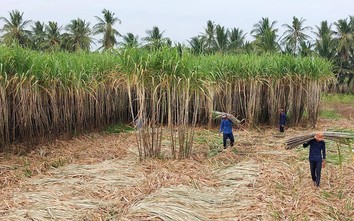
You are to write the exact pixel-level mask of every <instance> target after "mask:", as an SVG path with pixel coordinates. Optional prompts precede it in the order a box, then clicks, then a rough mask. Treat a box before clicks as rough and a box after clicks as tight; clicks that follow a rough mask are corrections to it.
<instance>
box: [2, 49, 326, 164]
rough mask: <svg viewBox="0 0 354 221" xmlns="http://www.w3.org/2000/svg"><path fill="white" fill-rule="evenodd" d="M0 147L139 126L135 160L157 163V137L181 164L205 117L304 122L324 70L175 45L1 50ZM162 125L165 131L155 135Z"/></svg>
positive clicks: (316, 62) (312, 62) (313, 111)
mask: <svg viewBox="0 0 354 221" xmlns="http://www.w3.org/2000/svg"><path fill="white" fill-rule="evenodd" d="M0 71H1V79H0V80H1V81H0V82H1V85H0V102H1V103H0V104H1V106H0V124H2V125H1V131H0V135H1V140H0V144H1V146H3V147H4V146H6V145H7V144H11V143H13V142H16V141H20V142H21V141H28V140H33V139H36V138H38V137H48V135H53V136H57V135H59V134H63V133H70V134H73V133H77V132H83V131H87V130H94V129H97V128H102V127H104V126H107V125H111V124H116V123H128V122H132V121H134V120H138V122H141V127H139V130H138V132H137V140H138V148H139V154H140V158H141V159H142V158H145V157H158V156H159V155H160V151H161V143H162V142H161V139H162V136H163V133H168V134H169V137H170V139H171V142H170V143H171V150H172V155H173V157H174V158H185V157H188V156H189V155H190V153H191V151H192V147H193V137H194V127H195V126H196V124H208V125H209V126H210V125H212V123H213V120H212V111H213V110H218V111H223V112H228V113H231V114H233V115H234V116H240V117H242V118H245V119H246V122H247V123H248V124H249V125H250V126H253V125H259V124H276V123H277V116H278V109H279V108H285V109H286V110H287V111H288V113H289V115H290V116H291V118H290V121H291V122H290V123H291V124H298V123H299V122H300V120H301V118H302V114H303V113H304V111H306V113H308V118H309V120H310V123H311V124H312V125H315V123H316V120H317V116H318V105H319V99H320V93H321V88H322V85H323V83H325V82H326V81H328V80H329V79H331V76H332V73H331V64H330V63H329V62H326V61H325V60H323V59H321V58H316V57H304V58H300V57H292V56H290V55H273V54H266V55H252V54H250V55H237V56H235V55H198V56H196V55H192V54H190V53H189V52H188V51H183V53H180V51H178V50H177V49H174V48H162V49H159V50H155V51H147V50H144V49H137V48H131V49H126V50H119V51H118V50H117V51H112V52H109V53H108V52H107V53H75V54H72V53H65V52H55V53H40V52H35V51H30V50H26V49H22V48H16V47H14V48H8V47H0ZM163 126H166V128H167V130H163V129H162V128H163Z"/></svg>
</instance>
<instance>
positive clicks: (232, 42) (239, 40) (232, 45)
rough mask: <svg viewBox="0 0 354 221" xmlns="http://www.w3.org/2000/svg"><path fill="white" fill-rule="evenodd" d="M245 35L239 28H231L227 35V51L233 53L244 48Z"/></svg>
mask: <svg viewBox="0 0 354 221" xmlns="http://www.w3.org/2000/svg"><path fill="white" fill-rule="evenodd" d="M245 36H246V34H244V33H243V30H241V29H239V28H233V29H231V31H230V34H229V50H231V51H235V50H237V49H240V48H242V47H243V46H244V41H245Z"/></svg>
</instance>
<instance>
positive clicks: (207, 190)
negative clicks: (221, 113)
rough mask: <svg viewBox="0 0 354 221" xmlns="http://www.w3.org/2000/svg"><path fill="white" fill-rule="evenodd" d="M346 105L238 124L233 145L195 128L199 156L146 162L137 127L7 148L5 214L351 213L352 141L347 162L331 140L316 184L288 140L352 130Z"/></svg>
mask: <svg viewBox="0 0 354 221" xmlns="http://www.w3.org/2000/svg"><path fill="white" fill-rule="evenodd" d="M336 107H338V106H336ZM341 110H342V111H343V113H342V116H343V117H342V118H340V119H336V120H331V119H320V120H319V123H318V125H317V128H315V129H312V128H287V130H286V133H285V135H280V134H279V133H278V132H277V129H276V128H259V129H257V130H250V129H248V128H241V129H238V130H236V131H235V134H236V135H237V137H236V143H235V146H234V148H232V149H231V148H228V149H227V150H226V151H221V152H219V151H218V150H219V149H221V146H222V145H221V137H219V136H218V129H217V128H213V129H204V128H198V129H197V133H196V136H195V146H194V151H193V156H192V157H191V158H190V159H185V160H181V161H177V160H172V159H167V157H166V158H161V159H149V160H145V161H143V162H139V160H138V153H137V144H136V141H135V134H134V132H128V133H121V134H107V133H91V134H86V135H83V136H79V137H77V138H75V139H72V140H57V141H55V142H52V143H50V144H43V145H40V146H38V147H37V148H36V149H34V150H33V151H31V152H30V153H21V152H19V153H18V154H15V155H14V154H11V153H1V154H0V185H1V187H0V188H1V189H0V191H1V195H0V220H353V217H354V200H353V199H354V179H353V178H354V177H353V174H354V158H351V157H352V155H351V154H352V153H351V150H350V149H349V148H347V147H346V146H340V147H339V148H340V150H341V151H342V155H343V156H344V161H343V163H342V164H341V165H340V164H338V161H337V160H336V159H337V156H338V153H337V151H338V149H337V146H336V145H335V143H330V142H329V143H328V145H327V152H328V153H327V155H328V158H329V159H328V164H327V166H326V167H325V168H324V169H323V173H322V179H321V186H320V188H315V187H313V186H312V181H311V178H310V174H309V166H308V161H307V154H308V152H307V151H308V149H303V148H298V149H292V150H286V149H285V148H284V142H285V140H286V139H288V138H290V137H293V136H296V135H302V134H306V133H309V132H314V131H319V130H333V129H338V128H341V129H351V130H354V126H353V125H354V118H353V116H352V113H354V107H353V106H348V105H347V106H345V107H341V108H337V111H339V112H340V111H341ZM167 146H168V145H167V144H166V145H164V148H165V149H163V150H164V151H166V152H168V147H167ZM19 148H20V147H19ZM351 148H353V149H354V146H352V147H351Z"/></svg>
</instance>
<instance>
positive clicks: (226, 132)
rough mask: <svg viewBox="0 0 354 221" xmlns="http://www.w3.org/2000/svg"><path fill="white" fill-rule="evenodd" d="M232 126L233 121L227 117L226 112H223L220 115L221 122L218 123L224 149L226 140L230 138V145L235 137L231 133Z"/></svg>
mask: <svg viewBox="0 0 354 221" xmlns="http://www.w3.org/2000/svg"><path fill="white" fill-rule="evenodd" d="M232 126H233V123H232V121H231V120H230V119H229V118H228V117H227V115H226V114H223V115H222V117H221V124H220V134H221V133H222V134H223V138H222V140H223V144H224V149H226V140H227V139H230V145H231V147H232V146H233V145H234V142H235V139H234V135H233V133H232Z"/></svg>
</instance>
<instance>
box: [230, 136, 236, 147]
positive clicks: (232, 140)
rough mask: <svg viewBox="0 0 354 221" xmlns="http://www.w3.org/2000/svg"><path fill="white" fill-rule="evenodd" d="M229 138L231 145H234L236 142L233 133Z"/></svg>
mask: <svg viewBox="0 0 354 221" xmlns="http://www.w3.org/2000/svg"><path fill="white" fill-rule="evenodd" d="M229 138H230V146H233V145H234V142H235V138H234V135H233V133H231V134H229Z"/></svg>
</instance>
